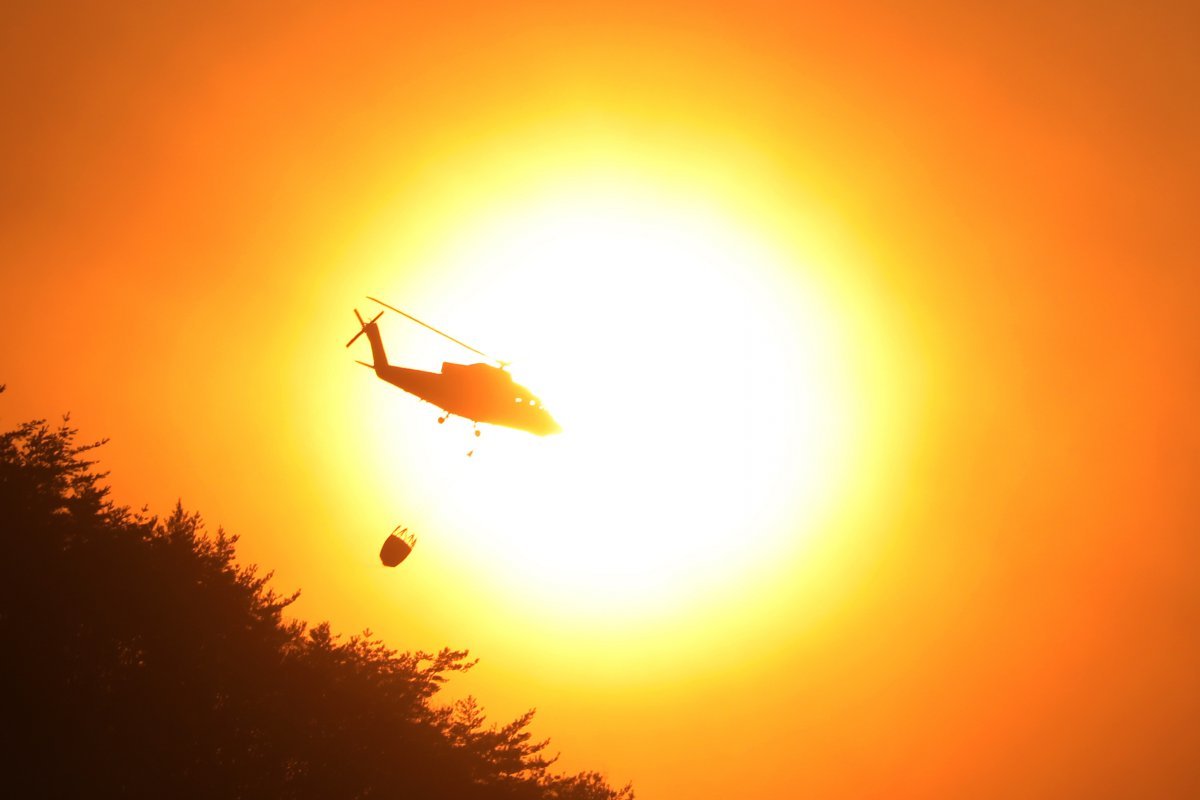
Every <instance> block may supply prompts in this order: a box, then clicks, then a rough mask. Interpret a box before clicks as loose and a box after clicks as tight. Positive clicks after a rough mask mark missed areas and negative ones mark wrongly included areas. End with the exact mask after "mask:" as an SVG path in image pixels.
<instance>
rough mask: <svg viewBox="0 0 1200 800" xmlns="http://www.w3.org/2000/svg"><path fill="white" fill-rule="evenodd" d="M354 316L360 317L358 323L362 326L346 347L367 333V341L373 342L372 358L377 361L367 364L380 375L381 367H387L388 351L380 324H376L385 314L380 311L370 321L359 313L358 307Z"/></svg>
mask: <svg viewBox="0 0 1200 800" xmlns="http://www.w3.org/2000/svg"><path fill="white" fill-rule="evenodd" d="M354 316H356V317H358V324H359V325H361V326H362V327H361V329H360V330H359V332H358V333H356V334H354V336H353V337H352V338H351V339H350V341H348V342H346V347H349V346H350V345H352V344H354V342H355V341H357V340H358V337H360V336H362V335H363V334H364V333H365V334H366V335H367V341H369V342H370V343H371V360H372V361H374V362H375V363H374V364H368V365H366V366H370V367H372V368H373V369H374V370H375V374H376V375H380V374H381V373H380V369H381V368H387V366H388V360H387V353H385V352H384V350H383V337H382V336H380V335H379V326H378V325H376V324H375V323H376V321H377V320H378V319H379V318H380V317H382V316H383V312H382V311H380V312H379V313H378V314H376V315H375V317H374V319H372V320H371V321H370V322H364V321H363V318H362V314H359V313H358V309H355V310H354ZM358 363H360V364H362V363H363V362H361V361H360V362H358Z"/></svg>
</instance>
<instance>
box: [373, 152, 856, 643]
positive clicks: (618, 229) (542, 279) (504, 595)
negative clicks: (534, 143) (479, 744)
mask: <svg viewBox="0 0 1200 800" xmlns="http://www.w3.org/2000/svg"><path fill="white" fill-rule="evenodd" d="M510 196H511V195H510ZM519 196H521V198H522V199H521V202H520V203H519V204H518V205H517V206H516V207H511V206H510V207H507V208H502V210H499V211H498V210H496V209H495V207H493V208H492V209H491V210H488V209H487V208H486V207H485V208H484V209H482V210H480V211H478V212H477V213H476V214H475V215H474V217H473V218H468V219H465V220H460V224H459V226H458V227H457V229H456V231H455V234H454V236H453V238H452V239H449V240H448V241H450V242H451V243H450V244H449V245H447V246H444V247H443V248H442V249H441V250H440V251H439V250H434V251H433V252H431V253H430V254H428V255H427V257H428V258H429V260H430V263H431V264H432V265H433V267H432V269H431V270H430V273H428V274H426V275H425V276H424V280H423V284H424V288H423V289H422V291H421V292H420V293H419V294H417V295H414V293H413V292H412V290H411V288H408V289H406V287H403V286H392V287H385V288H383V289H380V290H379V291H381V292H385V293H389V294H388V296H389V297H390V298H398V299H396V300H395V302H397V303H398V304H399V305H401V306H402V307H403V306H404V305H405V302H406V301H405V300H404V299H403V298H404V297H405V296H407V297H414V296H416V297H417V299H418V301H419V302H418V304H417V305H412V306H411V307H410V308H409V309H408V310H410V311H414V312H415V313H417V314H418V316H421V315H424V316H427V317H428V318H429V319H430V320H431V321H432V322H434V323H435V324H438V325H441V326H443V327H445V328H447V329H449V330H450V331H451V332H453V333H454V334H455V335H456V336H460V337H462V338H463V339H465V340H466V341H468V342H471V343H473V344H477V345H479V346H480V347H482V348H483V349H484V350H487V351H488V352H490V353H493V354H495V355H498V356H500V357H503V358H506V359H511V360H512V361H513V362H514V363H513V366H512V368H511V369H512V372H513V374H514V377H515V378H516V380H518V381H519V382H521V383H523V384H525V385H526V386H528V387H529V388H530V389H532V390H533V391H534V392H535V393H537V394H538V395H540V396H541V398H542V400H543V401H544V402H545V403H546V404H547V406H548V407H549V408H550V410H551V412H552V413H553V414H554V415H555V416H556V418H558V420H559V421H560V422H561V424H562V425H563V427H564V428H565V432H564V433H563V434H561V435H559V436H556V437H549V438H545V439H539V438H536V437H532V436H529V435H528V434H524V433H520V432H514V431H508V430H503V429H496V428H491V427H485V428H484V433H483V436H482V438H481V439H480V440H478V443H477V442H476V440H475V439H474V438H473V437H472V436H471V435H470V428H471V426H470V424H469V423H467V422H465V421H463V420H452V422H451V424H447V425H446V426H440V427H439V426H436V425H432V424H431V423H433V417H434V411H433V410H432V409H430V408H429V407H428V406H426V407H424V408H425V411H424V412H423V411H422V407H421V406H420V405H419V404H418V403H417V401H416V400H415V398H412V397H410V396H405V395H403V394H401V393H400V392H399V390H396V389H393V388H391V387H388V386H386V385H384V384H381V383H378V382H376V383H375V384H374V385H371V384H370V381H372V380H374V379H373V378H371V377H370V376H369V374H366V373H365V371H364V377H363V382H364V383H365V384H367V385H364V386H361V387H360V391H362V392H369V393H371V394H372V395H374V396H375V401H374V402H373V403H372V405H376V406H377V404H378V403H380V402H382V403H383V406H377V407H380V408H382V407H385V406H386V407H387V408H388V409H389V410H388V411H387V412H384V413H386V414H387V415H388V416H389V417H391V416H392V415H395V414H401V413H403V414H406V415H409V416H410V417H411V416H415V417H417V418H419V419H420V420H421V422H422V424H423V425H424V426H425V428H426V431H427V433H429V434H434V435H433V437H432V439H427V438H425V436H426V434H425V433H422V434H421V435H422V440H421V441H420V442H419V444H414V443H413V442H412V441H411V438H409V439H406V441H404V442H403V443H402V442H400V441H399V439H398V438H397V439H391V438H384V439H382V440H380V439H379V438H378V437H376V446H377V448H378V449H377V451H376V452H377V456H378V457H379V459H380V461H379V464H378V470H379V471H380V472H381V473H382V474H384V475H394V474H395V473H396V472H397V471H398V470H399V471H403V472H405V473H406V474H408V475H409V476H411V477H410V480H412V481H415V482H416V483H417V485H418V486H419V487H420V490H419V492H418V493H419V494H421V495H422V496H427V497H428V496H441V497H446V496H447V495H449V496H450V497H452V498H455V499H451V500H447V501H445V502H443V503H442V504H441V507H440V508H438V509H437V511H436V517H437V521H436V535H437V536H438V537H439V538H441V539H442V540H443V541H444V542H449V543H453V547H454V550H455V551H456V553H457V556H456V557H457V558H458V560H459V563H460V564H461V565H462V566H463V567H464V568H469V569H470V570H471V571H472V572H473V573H476V574H478V575H479V576H481V580H482V582H483V584H484V586H486V587H487V589H488V591H487V592H486V594H487V596H488V597H490V598H491V599H492V600H491V601H492V602H497V600H496V598H500V600H499V602H504V603H508V604H511V605H512V606H514V607H520V608H532V607H536V608H540V609H543V611H542V613H543V614H545V613H547V612H546V611H545V609H549V614H550V616H557V617H559V618H561V619H563V620H568V619H569V620H573V621H574V622H576V623H580V622H585V623H586V625H587V626H589V630H591V631H592V632H593V633H594V632H595V631H596V629H597V628H600V629H603V628H611V629H628V628H630V627H631V626H632V627H635V628H640V627H655V626H659V625H661V623H663V622H664V621H667V620H673V621H675V622H678V621H679V619H680V618H682V617H683V616H685V615H686V616H687V617H689V618H691V619H701V618H711V616H712V615H713V614H714V613H715V612H716V609H717V607H719V606H723V605H724V604H725V603H727V602H728V601H729V600H730V598H731V597H732V596H734V595H736V594H739V593H741V594H743V595H744V594H745V593H746V591H747V589H748V588H750V587H752V586H753V582H754V581H755V580H757V579H759V578H761V577H762V576H764V575H767V574H770V573H771V571H772V569H773V568H774V567H775V566H776V565H778V564H779V563H780V562H781V561H786V560H787V559H788V558H789V557H791V556H793V555H794V554H795V553H796V552H797V551H803V549H804V548H806V547H807V546H809V544H810V539H811V538H812V537H813V536H814V534H815V533H816V532H818V531H819V530H821V529H822V526H823V525H826V523H828V521H829V519H830V515H831V513H832V511H833V510H834V509H835V506H836V500H837V498H838V497H839V496H840V495H842V494H844V493H845V492H846V490H847V489H848V488H849V486H850V481H849V478H850V474H851V472H852V471H853V470H860V471H861V470H862V468H863V467H864V459H863V446H864V443H863V433H864V430H865V428H866V427H867V426H865V425H864V420H863V419H862V418H861V414H859V413H858V409H861V408H862V407H863V404H862V402H861V395H862V391H863V386H864V380H863V378H862V376H861V375H857V374H856V373H855V370H856V368H857V366H858V360H859V358H860V354H859V353H856V351H855V344H854V343H853V342H852V341H850V338H849V337H850V331H849V330H848V329H847V327H846V320H845V319H841V318H839V312H840V311H841V310H840V309H839V308H838V307H837V301H836V298H835V297H834V294H833V289H832V287H830V286H828V285H823V284H822V280H823V278H822V274H823V273H822V271H821V270H819V269H818V268H817V267H816V266H815V265H810V264H804V263H798V262H797V257H796V254H795V251H794V250H792V249H788V247H787V246H786V243H785V242H782V241H770V240H769V236H768V234H767V231H766V229H765V228H763V227H756V226H755V225H754V224H753V223H751V222H747V221H744V220H741V219H738V218H737V217H736V216H735V215H734V214H732V213H731V212H730V211H729V210H728V209H727V208H723V207H722V206H721V205H720V204H719V203H717V202H715V201H714V200H713V199H712V198H711V197H703V196H700V195H697V194H696V193H694V192H692V193H689V192H687V191H683V190H674V191H672V190H671V189H670V188H668V187H664V186H663V185H662V183H661V182H659V183H655V182H651V181H649V180H644V179H643V180H638V179H637V177H636V176H632V175H629V174H618V175H617V176H613V175H611V174H608V175H600V174H597V173H590V174H574V175H571V176H569V179H563V178H560V179H559V180H556V181H553V182H543V183H542V184H541V185H539V186H537V187H536V189H535V190H533V191H528V190H527V191H525V192H524V193H520V194H519ZM383 334H384V339H385V342H386V343H387V345H388V348H389V354H390V356H391V360H392V361H393V363H407V364H410V365H413V366H418V367H421V368H426V369H436V368H437V366H438V362H439V361H440V360H441V359H445V360H454V361H471V360H474V356H472V354H470V353H467V352H465V351H460V350H458V349H457V348H455V347H454V346H453V345H449V344H447V343H445V342H442V341H440V340H437V339H436V338H434V337H431V336H429V335H428V334H425V333H424V332H421V331H420V330H419V329H417V328H415V326H412V325H411V323H408V322H405V321H402V320H400V319H399V318H398V317H396V316H394V315H385V317H384V321H383ZM856 415H857V416H858V418H856ZM435 428H436V430H434V429H435ZM406 435H408V436H410V435H411V434H406ZM476 444H478V447H477V451H478V452H477V455H476V456H475V457H474V458H471V459H468V458H466V457H465V452H466V451H467V449H469V448H471V447H475V446H476ZM416 448H420V449H419V450H418V449H416ZM414 464H417V465H419V466H417V467H415V468H414ZM826 527H827V525H826ZM431 535H432V534H431Z"/></svg>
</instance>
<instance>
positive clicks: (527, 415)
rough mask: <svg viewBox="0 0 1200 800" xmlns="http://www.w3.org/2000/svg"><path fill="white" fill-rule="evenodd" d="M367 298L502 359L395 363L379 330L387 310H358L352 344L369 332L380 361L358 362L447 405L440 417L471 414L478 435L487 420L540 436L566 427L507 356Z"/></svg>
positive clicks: (375, 358) (373, 354)
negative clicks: (418, 365)
mask: <svg viewBox="0 0 1200 800" xmlns="http://www.w3.org/2000/svg"><path fill="white" fill-rule="evenodd" d="M367 299H368V300H370V301H372V302H374V303H378V304H379V305H381V306H383V307H384V308H385V309H388V310H390V311H394V312H396V313H397V314H400V315H401V316H403V317H406V318H408V319H410V320H412V321H413V322H415V323H417V324H418V325H421V326H423V327H425V328H428V329H429V330H431V331H433V332H434V333H436V334H438V335H440V336H444V337H446V338H447V339H449V340H450V341H452V342H454V343H455V344H457V345H459V346H461V347H465V348H466V349H468V350H470V351H471V352H473V353H476V354H478V355H481V356H483V357H484V358H486V359H488V360H489V361H494V362H495V363H496V364H497V366H492V365H491V364H486V363H477V364H454V363H451V362H449V361H445V362H443V363H442V371H441V372H440V373H439V372H426V371H424V370H419V369H410V368H408V367H397V366H394V365H392V364H390V363H388V359H387V353H386V352H385V351H384V349H383V337H382V336H381V335H380V333H379V318H380V317H382V316H383V313H384V312H382V311H380V312H379V313H378V314H376V315H375V317H374V318H373V319H371V320H370V321H369V322H366V321H364V320H363V318H362V315H361V314H359V313H358V309H355V310H354V316H355V317H357V318H358V322H359V325H361V326H362V329H361V330H359V332H358V333H356V334H354V336H353V338H351V339H350V341H348V342H346V347H349V346H350V345H352V344H354V342H355V341H356V340H357V339H358V337H360V336H362V335H363V334H366V336H367V341H369V342H370V343H371V359H372V361H373V362H374V363H372V364H368V363H366V362H365V361H359V362H358V363H359V364H362V365H363V366H364V367H369V368H370V369H373V370H375V374H376V375H377V376H379V377H380V378H381V379H382V380H385V381H387V382H388V383H390V384H392V385H393V386H398V387H399V388H401V389H403V390H404V391H406V392H408V393H409V394H413V395H416V396H417V397H419V398H421V399H422V400H425V401H427V402H429V403H432V404H434V405H435V406H437V407H438V408H440V409H442V410H443V411H445V412H446V413H445V414H444V415H443V416H440V417H438V422H439V423H443V422H445V421H446V420H447V419H448V418H449V417H451V416H456V417H463V418H465V419H469V420H471V421H472V422H473V423H475V425H476V428H475V435H476V436H478V435H479V428H478V425H479V423H481V422H482V423H486V424H489V425H499V426H501V427H505V428H514V429H516V430H519V431H526V432H528V433H532V434H535V435H537V436H546V435H548V434H552V433H559V432H561V431H562V428H561V427H560V426H559V424H558V423H557V422H555V420H554V417H552V416H550V412H548V411H547V410H546V409H545V407H543V405H542V401H541V400H539V399H538V398H537V396H536V395H534V394H533V392H531V391H529V390H528V389H527V388H525V387H524V386H522V385H521V384H519V383H516V382H515V381H513V379H512V376H511V375H510V374H509V373H508V370H507V367H508V362H507V361H501V360H499V359H496V358H492V357H491V356H489V355H488V354H487V353H484V352H483V351H481V350H477V349H476V348H474V347H471V345H469V344H467V343H466V342H462V341H459V340H458V339H455V338H454V337H453V336H451V335H450V334H448V333H444V332H442V331H440V330H438V329H437V328H435V327H433V326H432V325H429V324H427V323H424V322H421V320H419V319H417V318H416V317H414V316H412V315H411V314H408V313H406V312H404V311H401V310H400V309H398V308H396V307H395V306H391V305H388V304H387V303H385V302H383V301H382V300H377V299H376V298H374V297H368V298H367ZM474 452H475V451H474V450H472V451H471V452H470V453H467V455H472V454H473V453H474Z"/></svg>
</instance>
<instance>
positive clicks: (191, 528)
mask: <svg viewBox="0 0 1200 800" xmlns="http://www.w3.org/2000/svg"><path fill="white" fill-rule="evenodd" d="M99 444H100V443H97V444H93V445H83V446H80V445H78V444H76V432H75V430H73V429H72V428H71V427H70V426H69V424H68V422H67V421H66V420H65V419H64V421H63V424H61V425H59V426H49V425H47V424H46V423H45V422H43V421H40V420H39V421H34V422H30V423H27V424H24V425H21V426H20V427H18V428H16V429H15V430H12V431H10V432H8V433H4V434H0V537H2V538H0V541H2V542H3V546H4V558H3V559H2V560H0V642H3V643H4V655H3V658H2V659H0V665H2V666H0V676H2V678H3V684H2V685H3V701H2V702H3V720H4V738H5V741H3V742H0V746H2V747H0V753H2V754H0V761H2V762H3V763H4V766H5V769H4V772H5V781H4V782H5V784H6V786H7V787H8V791H6V794H7V795H8V796H10V797H84V796H89V797H206V798H215V797H221V798H308V797H311V798H323V799H325V800H327V799H329V798H360V797H361V798H366V797H396V798H456V799H457V798H462V799H463V800H470V798H480V800H483V799H484V798H514V799H517V798H547V799H552V800H618V799H620V800H628V799H630V798H632V797H633V792H632V791H631V790H630V788H629V787H625V788H624V789H621V790H614V789H613V788H611V787H610V786H609V785H608V784H607V783H606V782H605V781H604V779H603V778H602V777H601V776H599V775H597V774H595V773H583V774H580V775H573V776H563V775H556V774H554V773H552V772H551V771H550V769H549V767H550V762H551V760H552V759H547V758H545V757H544V756H543V752H544V748H545V745H546V743H545V742H534V741H531V740H530V735H529V732H528V730H527V728H528V724H529V721H530V718H531V717H532V712H530V713H529V714H526V715H524V716H522V717H520V718H518V719H517V720H514V721H513V722H511V723H509V724H507V725H490V724H488V723H487V722H486V721H485V719H484V717H483V714H482V713H481V711H480V709H479V707H478V706H477V705H476V703H475V701H474V700H473V699H468V700H466V701H463V702H460V703H457V704H454V705H451V706H439V705H438V704H436V703H435V702H434V699H435V695H436V694H437V692H438V689H439V687H440V686H441V685H442V683H443V681H444V680H445V679H446V677H447V676H448V675H449V674H452V673H454V672H458V671H462V670H465V669H467V668H469V667H470V666H471V664H472V663H473V662H471V661H469V660H468V659H467V653H466V652H465V651H457V650H449V649H445V650H442V651H441V652H440V653H436V654H430V653H400V652H396V651H394V650H391V649H389V648H388V647H386V646H385V645H384V644H383V643H382V642H380V641H378V640H377V639H375V638H373V637H371V636H370V635H369V634H364V635H362V636H358V637H352V638H349V639H340V638H339V637H337V636H335V635H334V634H332V633H331V632H330V629H329V626H328V625H326V624H322V625H317V626H315V627H311V628H310V627H308V626H306V625H305V624H303V623H301V622H296V621H289V620H288V619H286V618H285V616H284V610H285V609H286V608H287V606H288V604H289V603H291V602H292V600H294V599H295V595H292V596H280V595H278V594H276V593H275V592H273V591H272V590H271V589H269V588H268V586H267V583H268V579H269V578H270V575H269V574H268V575H260V574H258V572H257V571H256V570H255V568H254V567H241V566H238V564H237V563H236V561H235V558H234V555H235V554H234V544H235V542H236V537H233V536H228V535H226V534H225V533H224V532H223V531H218V532H217V533H216V534H215V535H208V534H206V532H205V530H204V527H203V524H202V522H201V520H200V517H199V516H198V515H195V514H188V513H186V512H185V511H184V510H183V509H182V507H176V509H175V511H174V512H173V513H172V514H171V515H170V516H169V517H168V518H166V519H161V520H160V519H155V518H152V517H148V516H146V515H145V514H144V513H135V512H132V511H130V510H129V509H127V508H122V507H117V506H115V505H113V504H112V503H111V502H110V501H109V500H108V497H107V493H108V490H107V488H106V487H105V486H104V485H103V483H102V480H103V477H104V476H103V475H101V474H98V473H96V472H95V471H94V469H93V466H94V465H93V462H91V461H89V460H88V458H89V456H90V454H91V453H92V451H93V450H94V448H95V447H97V446H98V445H99ZM10 792H11V793H10Z"/></svg>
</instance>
